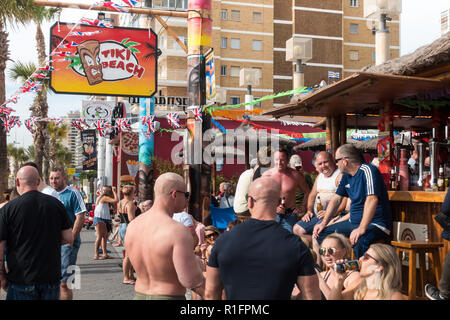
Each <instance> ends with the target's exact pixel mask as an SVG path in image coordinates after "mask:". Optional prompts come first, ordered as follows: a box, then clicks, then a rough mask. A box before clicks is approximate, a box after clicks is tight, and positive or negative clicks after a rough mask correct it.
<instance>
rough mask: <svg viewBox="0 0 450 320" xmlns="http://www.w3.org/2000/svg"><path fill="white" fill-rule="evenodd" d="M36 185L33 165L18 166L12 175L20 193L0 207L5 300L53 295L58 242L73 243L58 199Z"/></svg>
mask: <svg viewBox="0 0 450 320" xmlns="http://www.w3.org/2000/svg"><path fill="white" fill-rule="evenodd" d="M39 183H40V178H39V173H38V171H37V170H36V168H34V167H31V166H25V167H22V168H21V169H20V170H19V171H18V172H17V177H16V187H17V191H18V192H19V194H20V195H21V196H20V197H19V198H17V199H15V200H13V201H11V202H9V203H8V204H6V205H5V206H4V207H3V208H2V209H0V283H1V287H2V288H3V289H4V290H5V291H6V290H7V296H6V299H7V300H58V299H59V282H60V280H61V244H69V245H72V244H73V236H72V228H71V222H70V220H69V218H68V216H67V213H66V209H65V208H64V205H63V204H62V203H61V202H60V201H59V200H57V199H56V198H54V197H52V196H49V195H46V194H43V193H41V192H39V191H38V190H39V189H38V187H39ZM5 247H7V248H8V252H7V254H6V260H7V262H8V270H9V272H8V273H7V274H5V273H4V271H5V266H4V261H3V257H4V250H5Z"/></svg>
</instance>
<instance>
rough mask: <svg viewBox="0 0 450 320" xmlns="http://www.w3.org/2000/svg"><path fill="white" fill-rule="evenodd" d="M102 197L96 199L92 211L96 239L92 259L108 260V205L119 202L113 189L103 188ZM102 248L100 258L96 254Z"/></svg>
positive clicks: (109, 222)
mask: <svg viewBox="0 0 450 320" xmlns="http://www.w3.org/2000/svg"><path fill="white" fill-rule="evenodd" d="M102 191H103V192H102V195H101V196H100V197H98V198H97V201H96V202H95V210H94V227H95V231H96V233H97V238H96V239H95V244H94V259H95V260H103V259H110V258H111V257H110V256H109V255H108V254H107V252H108V251H107V250H106V243H107V239H108V232H111V229H112V226H111V213H110V211H109V204H115V203H117V202H119V198H118V197H117V194H116V190H115V188H114V187H110V186H104V187H103V190H102ZM100 246H101V247H102V256H101V257H100V256H99V254H98V249H99V247H100Z"/></svg>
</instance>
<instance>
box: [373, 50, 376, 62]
mask: <svg viewBox="0 0 450 320" xmlns="http://www.w3.org/2000/svg"><path fill="white" fill-rule="evenodd" d="M375 60H376V55H375V51H372V62H375Z"/></svg>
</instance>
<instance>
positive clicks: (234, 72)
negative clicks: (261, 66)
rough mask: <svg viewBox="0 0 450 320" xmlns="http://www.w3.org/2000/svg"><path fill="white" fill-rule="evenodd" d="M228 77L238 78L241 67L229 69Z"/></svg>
mask: <svg viewBox="0 0 450 320" xmlns="http://www.w3.org/2000/svg"><path fill="white" fill-rule="evenodd" d="M230 71H231V72H230V76H231V77H239V73H240V72H241V67H233V66H232V67H231V70H230Z"/></svg>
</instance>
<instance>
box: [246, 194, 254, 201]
mask: <svg viewBox="0 0 450 320" xmlns="http://www.w3.org/2000/svg"><path fill="white" fill-rule="evenodd" d="M246 198H247V201H248V199H249V198H251V199H252V201H253V202H256V200H255V198H253V197H252V196H249V195H246Z"/></svg>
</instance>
